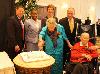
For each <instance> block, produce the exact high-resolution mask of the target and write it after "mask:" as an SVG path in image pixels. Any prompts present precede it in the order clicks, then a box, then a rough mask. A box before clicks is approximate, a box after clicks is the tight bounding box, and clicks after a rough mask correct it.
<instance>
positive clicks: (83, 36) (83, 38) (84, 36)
mask: <svg viewBox="0 0 100 74" xmlns="http://www.w3.org/2000/svg"><path fill="white" fill-rule="evenodd" d="M89 38H90V37H89V34H88V33H82V34H81V37H80V40H81V42H82V44H83V45H86V44H87V43H88V41H89Z"/></svg>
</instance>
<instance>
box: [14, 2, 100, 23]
mask: <svg viewBox="0 0 100 74" xmlns="http://www.w3.org/2000/svg"><path fill="white" fill-rule="evenodd" d="M16 1H18V0H16ZM37 4H38V5H43V6H47V5H48V4H53V5H55V6H56V7H57V12H56V16H57V17H58V18H59V19H60V18H63V17H65V16H66V13H67V8H68V7H74V8H75V11H76V12H75V16H76V17H78V18H80V19H82V20H83V21H84V20H85V19H86V17H88V16H89V17H90V19H91V20H92V23H95V21H96V20H97V19H98V18H100V0H37Z"/></svg>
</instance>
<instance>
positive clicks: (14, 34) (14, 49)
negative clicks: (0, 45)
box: [6, 6, 24, 59]
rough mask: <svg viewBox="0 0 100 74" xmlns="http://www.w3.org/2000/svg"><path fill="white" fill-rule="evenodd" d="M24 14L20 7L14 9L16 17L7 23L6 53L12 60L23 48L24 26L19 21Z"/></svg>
mask: <svg viewBox="0 0 100 74" xmlns="http://www.w3.org/2000/svg"><path fill="white" fill-rule="evenodd" d="M23 14H24V8H23V7H22V6H17V7H16V15H15V16H11V17H10V18H9V19H8V21H7V36H6V47H7V48H6V52H7V53H8V55H9V57H10V58H11V59H13V58H14V57H15V56H16V55H17V54H18V53H20V52H21V50H22V48H23V47H24V24H23V22H22V20H21V18H22V16H23Z"/></svg>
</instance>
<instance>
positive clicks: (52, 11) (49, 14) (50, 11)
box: [47, 5, 54, 17]
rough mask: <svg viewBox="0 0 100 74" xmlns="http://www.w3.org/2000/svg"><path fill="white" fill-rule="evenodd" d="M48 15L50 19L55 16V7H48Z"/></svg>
mask: <svg viewBox="0 0 100 74" xmlns="http://www.w3.org/2000/svg"><path fill="white" fill-rule="evenodd" d="M47 15H48V17H53V16H54V6H53V5H48V7H47Z"/></svg>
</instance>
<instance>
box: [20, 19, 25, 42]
mask: <svg viewBox="0 0 100 74" xmlns="http://www.w3.org/2000/svg"><path fill="white" fill-rule="evenodd" d="M19 22H20V24H21V27H22V37H23V40H24V24H23V22H22V20H21V19H19Z"/></svg>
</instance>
